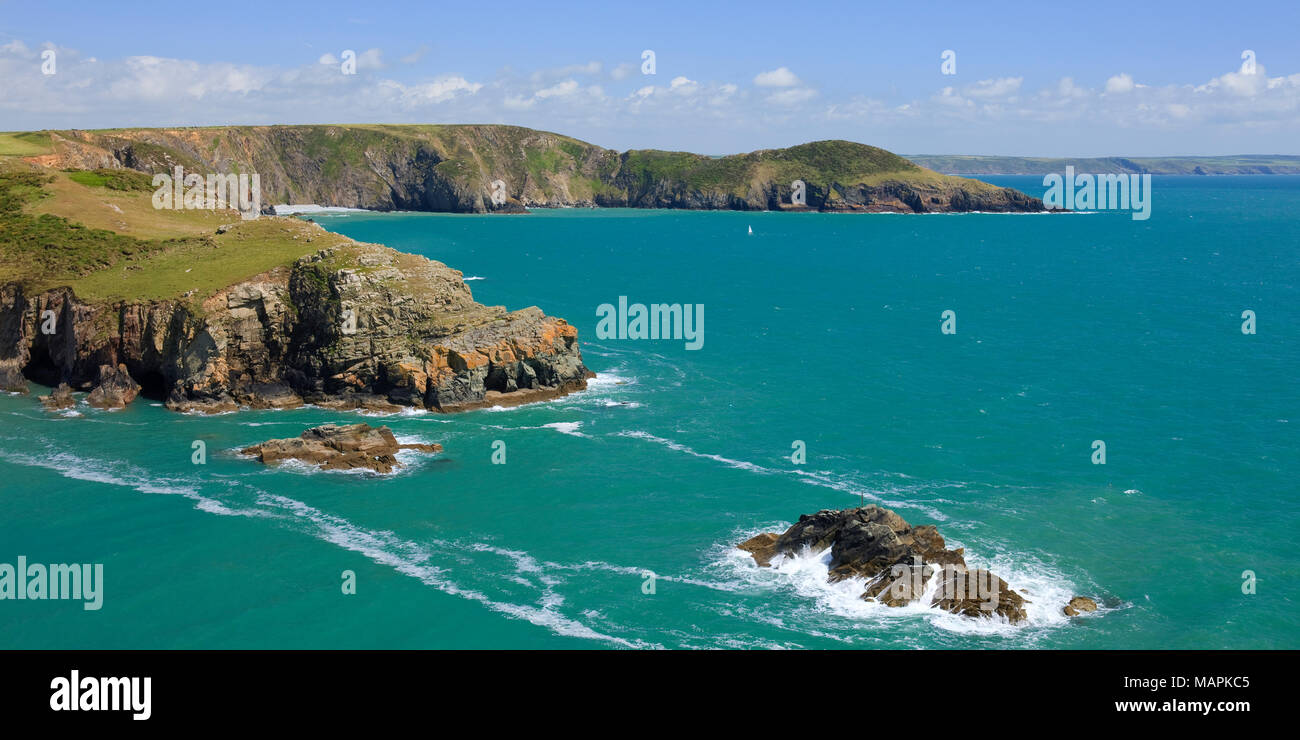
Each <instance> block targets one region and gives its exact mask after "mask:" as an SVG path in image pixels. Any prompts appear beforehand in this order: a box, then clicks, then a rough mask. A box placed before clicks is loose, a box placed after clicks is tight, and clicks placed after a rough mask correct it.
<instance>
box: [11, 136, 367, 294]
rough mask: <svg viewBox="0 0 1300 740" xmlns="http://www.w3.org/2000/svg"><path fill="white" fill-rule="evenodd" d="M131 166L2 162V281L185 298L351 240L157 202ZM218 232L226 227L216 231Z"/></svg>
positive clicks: (298, 225) (294, 224) (282, 222)
mask: <svg viewBox="0 0 1300 740" xmlns="http://www.w3.org/2000/svg"><path fill="white" fill-rule="evenodd" d="M149 180H150V178H149V176H147V175H144V174H142V173H138V172H134V171H131V170H100V171H72V172H63V171H59V170H50V169H47V168H42V167H36V166H31V165H24V164H22V163H15V162H12V161H10V162H0V284H3V283H10V282H13V283H18V284H20V285H22V286H23V287H24V289H26V290H27V291H28V292H31V293H35V292H39V291H42V290H47V289H51V288H54V287H63V286H67V287H70V288H72V289H73V291H74V292H75V293H76V295H78V296H79V297H81V298H82V299H84V300H87V301H96V302H114V301H127V300H129V301H157V300H172V299H182V300H184V299H188V300H189V301H190V302H192V303H193V304H194V305H196V306H197V305H198V304H199V303H201V301H202V299H203V298H204V297H206V296H208V295H211V294H213V293H215V292H216V291H218V290H220V289H222V288H224V287H226V286H229V285H232V284H234V283H237V282H239V281H241V280H244V279H246V278H249V277H251V276H254V275H259V274H261V273H264V272H267V271H269V270H272V269H274V268H276V267H281V266H287V265H290V264H292V263H293V262H294V261H295V260H296V259H298V258H299V257H301V256H303V255H304V254H309V253H311V252H314V251H316V250H318V249H321V248H324V247H328V246H334V245H335V244H342V243H345V242H348V241H349V240H348V239H346V238H345V237H342V236H338V235H334V234H329V233H326V232H323V231H321V230H320V229H317V228H314V227H313V226H312V225H311V224H308V223H305V222H301V221H297V220H295V219H288V218H275V219H259V220H256V221H245V222H241V221H240V220H239V214H238V213H236V212H235V211H231V210H226V211H215V210H214V211H207V210H170V209H163V210H159V209H155V208H153V205H152V203H151V196H152V192H153V187H152V186H151V185H150V182H149ZM218 231H220V232H221V233H218Z"/></svg>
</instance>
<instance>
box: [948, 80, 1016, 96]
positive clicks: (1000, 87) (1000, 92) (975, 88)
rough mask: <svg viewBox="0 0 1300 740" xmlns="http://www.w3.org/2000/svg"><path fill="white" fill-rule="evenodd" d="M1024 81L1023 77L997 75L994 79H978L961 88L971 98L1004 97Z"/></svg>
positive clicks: (1013, 91) (1012, 92)
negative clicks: (972, 83)
mask: <svg viewBox="0 0 1300 740" xmlns="http://www.w3.org/2000/svg"><path fill="white" fill-rule="evenodd" d="M1024 81H1025V78H1023V77H999V78H997V79H994V80H980V81H979V82H976V83H975V84H974V85H971V86H969V87H967V88H966V89H965V90H963V94H964V95H965V96H966V97H971V98H1004V97H1006V96H1008V95H1013V94H1015V93H1016V91H1018V90H1019V89H1020V84H1021V83H1022V82H1024Z"/></svg>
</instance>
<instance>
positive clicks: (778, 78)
mask: <svg viewBox="0 0 1300 740" xmlns="http://www.w3.org/2000/svg"><path fill="white" fill-rule="evenodd" d="M754 84H755V85H758V86H759V87H794V86H795V85H798V84H799V78H798V77H796V76H795V74H794V72H791V71H790V70H789V69H788V68H786V67H777V68H776V69H774V70H771V71H769V72H760V73H758V74H757V75H754Z"/></svg>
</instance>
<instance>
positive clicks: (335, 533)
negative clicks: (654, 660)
mask: <svg viewBox="0 0 1300 740" xmlns="http://www.w3.org/2000/svg"><path fill="white" fill-rule="evenodd" d="M258 501H259V503H262V504H264V505H267V506H271V507H275V508H278V509H282V510H283V511H285V512H287V513H289V514H291V515H292V516H294V517H296V518H298V519H299V520H301V521H303V522H306V523H307V524H308V525H309V526H310V528H311V530H312V533H313V534H314V535H315V536H316V537H318V538H320V539H322V540H324V541H326V542H329V543H331V544H334V545H337V546H339V547H342V548H344V549H347V550H351V551H353V552H357V553H360V554H362V555H364V556H366V557H367V558H369V559H370V560H372V561H373V562H375V563H378V564H380V565H386V566H388V567H390V568H392V569H394V570H396V571H397V572H399V573H402V574H404V575H408V576H411V577H412V578H416V579H417V580H419V581H420V582H421V583H424V584H425V585H427V586H432V587H433V588H436V589H438V590H439V591H442V592H443V593H446V594H449V595H452V596H458V597H461V598H465V599H469V600H471V601H476V602H478V603H480V604H483V605H484V606H485V607H487V608H488V609H491V610H492V611H495V612H498V613H500V614H505V615H507V616H510V617H514V618H516V619H522V620H524V621H527V622H529V623H531V624H535V625H537V626H539V627H545V628H547V629H550V630H551V631H553V632H555V633H556V634H559V635H565V636H569V637H580V638H584V639H591V640H601V641H604V642H609V643H612V644H615V645H618V646H621V647H629V648H645V647H659V646H658V645H653V644H650V643H646V642H644V641H642V640H628V639H624V638H621V637H616V636H613V635H608V634H604V633H601V632H598V631H596V630H594V629H592V628H591V627H589V626H588V625H586V624H584V623H582V622H580V621H578V620H576V619H573V618H570V617H567V616H565V615H563V614H561V613H560V612H559V611H557V609H556V608H557V607H558V606H559V605H560V604H561V603H562V601H563V599H562V598H559V597H558V596H557V595H556V594H555V593H554V592H552V591H545V592H543V594H542V598H541V599H540V600H539V606H528V605H523V604H514V603H510V602H506V601H500V600H497V599H494V598H492V597H490V596H488V595H487V594H485V593H483V592H482V591H479V590H477V589H472V588H466V587H463V586H460V585H459V584H457V583H456V582H454V581H452V580H451V579H450V577H449V576H448V574H447V572H446V570H445V569H443V568H440V567H437V566H434V565H432V564H430V563H429V560H430V559H431V557H432V555H433V553H431V552H430V551H428V550H427V549H426V548H425V547H424V546H422V545H420V544H418V543H415V542H410V541H404V540H400V539H399V538H397V537H396V535H394V534H393V533H392V532H388V531H374V530H367V529H363V528H361V527H358V526H356V525H355V524H353V523H352V522H349V521H348V520H346V519H343V518H342V517H338V516H334V515H332V514H326V513H325V512H322V511H320V510H319V509H316V508H315V507H312V506H310V505H308V504H305V503H303V502H301V501H296V500H294V499H291V498H288V497H285V496H280V495H277V494H270V493H265V492H263V493H262V494H261V495H260V496H259V497H258ZM483 549H484V550H487V551H495V550H493V548H491V546H484V547H483Z"/></svg>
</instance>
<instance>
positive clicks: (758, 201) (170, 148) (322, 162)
mask: <svg viewBox="0 0 1300 740" xmlns="http://www.w3.org/2000/svg"><path fill="white" fill-rule="evenodd" d="M29 136H37V137H48V145H47V150H48V152H49V153H48V154H44V155H38V156H32V157H28V158H27V159H28V161H31V162H34V163H38V164H41V165H43V166H47V167H54V168H59V169H63V168H74V169H98V168H128V169H134V170H138V171H141V172H146V173H150V174H155V173H170V172H171V171H172V168H173V167H176V166H180V167H183V168H185V170H186V171H187V172H199V173H217V172H220V173H232V172H247V173H253V172H255V173H258V174H259V175H260V177H261V187H262V203H263V204H264V205H265V206H266V208H268V209H269V208H270V206H271V205H274V204H298V203H312V204H318V205H323V206H336V207H350V208H367V209H373V210H381V211H390V210H414V211H450V212H462V213H484V212H493V211H500V212H520V211H522V210H523V209H524V208H527V207H594V206H609V207H634V208H686V209H721V210H814V211H836V212H853V211H860V212H901V213H930V212H963V211H994V212H1021V211H1025V212H1028V211H1041V210H1043V204H1042V201H1040V200H1039V199H1037V198H1031V197H1029V196H1027V195H1025V194H1024V193H1021V192H1019V191H1016V190H1012V189H1009V188H1001V187H996V186H993V185H989V184H987V183H983V182H980V181H977V180H970V179H966V178H961V177H953V176H949V175H941V174H939V173H937V172H934V171H931V170H928V169H925V168H923V167H919V166H917V165H916V164H914V163H912V162H910V161H908V160H906V159H904V158H902V157H900V156H898V155H895V154H892V153H890V152H888V151H885V150H883V149H879V148H877V147H872V146H867V145H865V144H858V143H854V142H849V141H838V140H837V141H817V142H811V143H808V144H801V145H799V146H794V147H789V148H786V149H769V150H762V151H756V152H750V153H747V154H736V155H730V156H725V157H709V156H704V155H700V154H691V153H688V152H668V151H658V150H631V151H626V152H617V151H614V150H611V149H604V148H602V147H599V146H595V145H593V144H589V143H587V142H583V141H579V140H578V139H574V138H571V137H567V136H562V135H559V134H553V133H549V132H545V131H536V130H533V129H527V128H520V127H517V126H499V125H365V126H343V125H336V126H225V127H211V128H178V129H115V130H111V131H80V130H76V131H50V132H39V133H35V134H31V135H29ZM796 180H799V181H802V182H803V183H805V185H806V197H805V198H804V202H803V204H801V205H795V204H794V198H793V197H792V196H793V191H792V183H794V181H796ZM498 181H499V182H500V183H503V184H504V188H503V193H502V194H503V196H504V198H498V199H497V202H495V203H494V201H493V197H492V196H493V193H494V187H493V183H495V182H498Z"/></svg>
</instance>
